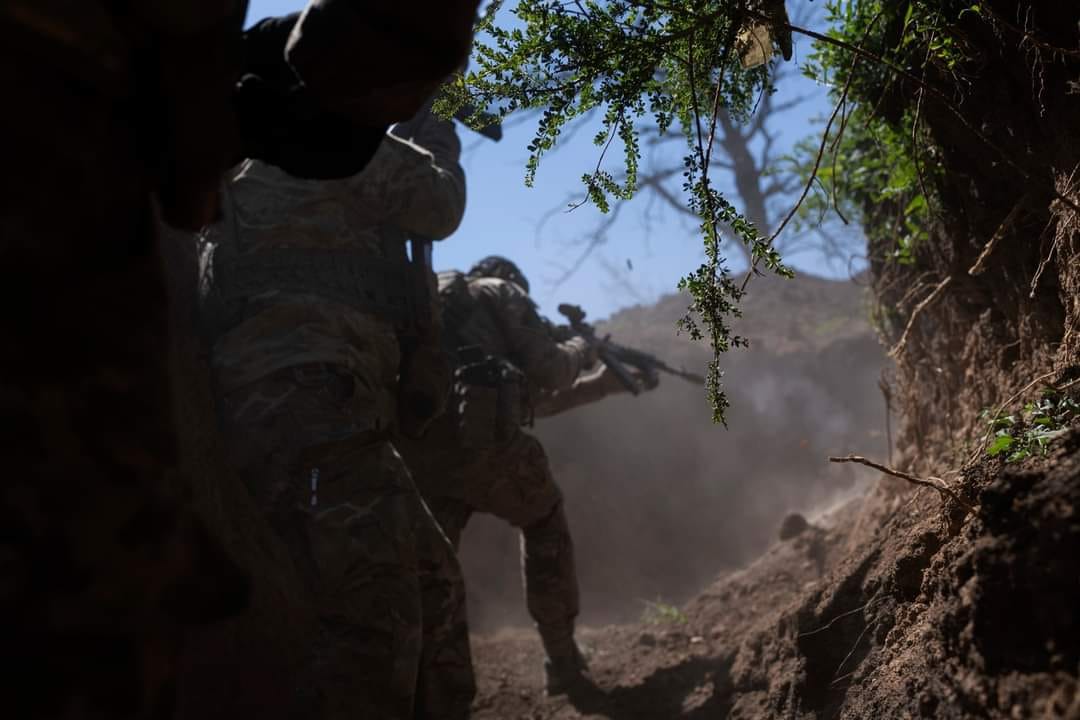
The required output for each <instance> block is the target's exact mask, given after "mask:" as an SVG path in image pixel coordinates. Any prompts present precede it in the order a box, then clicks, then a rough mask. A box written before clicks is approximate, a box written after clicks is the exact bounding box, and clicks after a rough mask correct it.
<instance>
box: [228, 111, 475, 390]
mask: <svg viewBox="0 0 1080 720" xmlns="http://www.w3.org/2000/svg"><path fill="white" fill-rule="evenodd" d="M413 137H414V140H415V142H410V141H408V140H404V139H401V138H400V137H397V136H394V135H390V136H388V137H387V138H386V140H385V141H384V142H383V143H382V145H381V146H380V147H379V150H378V151H377V152H376V154H375V156H374V157H373V158H372V160H371V163H370V164H369V165H368V166H367V168H366V169H365V170H364V171H363V172H361V173H359V174H357V175H355V176H353V177H351V178H346V179H343V180H301V179H298V178H293V177H290V176H289V175H287V174H286V173H285V172H283V171H282V170H280V169H278V168H276V167H274V166H271V165H267V164H264V163H261V162H259V161H251V160H249V161H245V162H244V163H242V164H241V165H240V166H239V167H238V169H237V170H236V172H235V174H234V176H233V178H232V182H231V184H230V186H229V192H228V193H227V195H226V209H225V218H226V221H225V222H224V223H222V224H220V225H218V226H215V227H214V228H213V229H212V230H211V232H210V235H209V237H208V240H209V242H208V247H209V248H210V253H212V257H213V267H214V274H215V275H216V274H218V272H219V270H222V271H223V270H226V269H227V268H228V267H229V265H230V263H237V262H244V263H247V264H248V265H252V264H254V265H255V266H256V267H257V266H258V263H259V262H260V261H261V260H264V259H265V260H267V261H268V260H270V259H271V258H273V257H274V255H275V252H278V251H283V250H284V251H293V250H299V251H311V252H313V253H322V254H327V253H329V254H330V256H331V257H333V255H334V254H335V253H336V254H340V256H341V257H349V258H353V259H355V258H356V256H357V255H358V254H359V255H361V256H370V257H371V258H373V259H376V258H382V259H384V260H390V261H400V263H402V264H404V263H405V240H406V239H407V237H408V236H410V235H416V236H422V237H424V238H427V239H431V240H438V239H442V238H445V237H446V236H448V235H450V234H451V233H452V232H453V231H454V230H455V229H456V228H457V226H458V224H459V223H460V221H461V218H462V215H463V214H464V210H465V177H464V172H463V171H462V169H461V167H460V165H459V164H458V156H459V153H460V149H461V146H460V143H459V141H458V139H457V135H456V133H455V131H454V127H453V123H452V122H451V121H443V120H438V119H436V118H430V119H428V120H426V121H425V122H421V123H418V125H417V129H416V132H415V134H414V135H413ZM373 262H374V260H373ZM221 277H222V278H224V277H227V273H225V272H221ZM221 282H222V284H225V283H226V281H224V280H222V281H221ZM310 285H311V288H310V291H307V290H306V288H304V289H303V291H297V290H296V288H295V287H293V288H290V289H289V290H288V291H280V290H278V291H275V290H272V289H271V290H268V291H267V292H264V293H261V294H260V296H259V297H253V298H251V300H252V301H257V302H254V303H253V305H254V307H255V310H254V311H253V312H251V313H248V314H247V315H246V316H245V317H243V319H242V320H241V321H240V322H239V324H236V325H234V326H233V327H231V328H230V329H228V330H227V331H226V332H225V333H224V334H223V335H222V336H220V337H219V338H218V339H217V341H216V343H215V346H214V363H215V366H216V369H217V371H218V374H219V378H220V381H221V382H222V384H223V386H224V387H225V388H229V387H238V386H240V385H243V384H246V383H248V382H252V381H254V380H257V379H259V378H261V377H264V376H265V375H267V374H269V373H271V372H274V371H276V370H279V369H282V368H285V367H290V366H294V365H298V364H305V363H317V362H326V363H333V364H338V365H342V366H345V367H347V368H350V369H352V370H353V371H355V372H358V373H361V374H363V373H367V372H368V368H366V367H365V364H369V363H370V362H371V361H370V359H366V360H365V358H370V355H371V352H370V347H367V348H365V347H364V346H365V343H366V340H365V338H366V337H367V336H369V335H370V334H371V328H372V323H373V321H374V322H376V323H377V324H379V325H380V326H382V327H383V328H384V330H385V332H383V333H382V334H383V335H385V334H386V333H387V332H392V328H390V323H389V322H386V321H382V320H380V319H379V318H373V316H372V313H370V312H364V311H362V310H360V309H358V308H356V307H353V306H350V305H348V304H345V303H342V302H340V301H339V300H334V299H331V298H330V297H328V296H327V295H326V293H321V292H320V287H318V286H316V283H314V282H313V283H310ZM224 290H226V291H227V288H224ZM395 353H396V350H395Z"/></svg>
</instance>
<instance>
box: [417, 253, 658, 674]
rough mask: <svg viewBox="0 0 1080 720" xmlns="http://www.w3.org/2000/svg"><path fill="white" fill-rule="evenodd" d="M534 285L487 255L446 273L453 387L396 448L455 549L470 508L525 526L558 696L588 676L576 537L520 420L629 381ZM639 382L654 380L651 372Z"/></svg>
mask: <svg viewBox="0 0 1080 720" xmlns="http://www.w3.org/2000/svg"><path fill="white" fill-rule="evenodd" d="M528 290H529V284H528V281H527V280H526V279H525V276H524V275H523V274H522V273H521V271H520V270H519V269H518V268H517V266H516V265H515V264H514V263H512V262H511V261H509V260H506V259H505V258H501V257H489V258H487V259H485V260H483V261H481V262H480V263H478V264H477V265H476V266H475V267H473V268H472V269H471V270H470V271H469V272H468V274H462V273H459V272H446V273H440V275H439V297H440V302H441V304H442V316H443V325H444V330H443V333H444V345H445V346H446V347H447V349H448V352H449V353H450V354H451V355H452V357H453V358H454V364H455V368H456V370H455V388H454V391H455V394H454V396H453V397H452V400H451V403H450V404H451V409H450V411H448V412H447V413H446V414H445V415H444V416H442V417H441V418H440V419H439V420H437V421H436V422H435V423H434V424H433V426H432V428H431V429H430V430H429V432H428V433H427V434H426V435H425V437H424V438H423V439H422V440H420V441H416V440H408V439H405V440H403V441H402V443H401V446H402V449H403V452H404V455H405V458H406V462H407V463H408V465H409V467H410V469H411V470H412V471H413V473H414V477H415V478H416V483H417V486H418V487H419V488H420V491H421V494H423V496H424V498H425V500H427V502H428V504H429V506H430V507H431V510H432V512H433V513H434V515H435V517H436V519H437V520H438V521H439V524H440V525H441V526H442V528H443V530H444V531H445V532H446V534H447V536H448V537H449V538H450V541H451V542H452V543H453V544H454V546H455V548H456V547H457V546H458V544H459V542H460V539H461V534H462V531H463V530H464V529H465V526H466V524H467V523H468V521H469V518H470V516H471V515H472V514H473V513H475V512H484V513H491V514H494V515H496V516H498V517H500V518H502V519H503V520H506V521H507V522H509V523H510V524H511V525H513V526H515V527H517V528H520V529H521V533H522V560H523V564H524V578H525V595H526V601H527V604H528V610H529V614H530V615H531V616H532V618H533V619H534V620H535V621H536V627H537V630H538V631H539V633H540V638H541V640H542V642H543V645H544V650H545V652H546V654H547V657H548V660H547V662H546V663H545V666H544V667H545V671H546V674H547V688H548V692H549V694H560V693H563V692H567V691H568V690H571V689H573V687H574V686H575V685H578V684H579V683H581V682H582V680H583V679H584V677H585V675H584V673H585V672H586V664H585V660H584V658H583V656H582V654H581V651H580V649H579V648H578V646H577V643H576V642H575V640H574V621H575V618H576V617H577V614H578V585H577V577H576V574H575V569H574V553H573V542H572V540H571V537H570V529H569V526H568V525H567V521H566V512H565V508H564V507H563V498H562V493H561V491H560V490H559V487H558V485H557V484H556V482H555V479H554V478H553V477H552V474H551V467H550V465H549V463H548V458H547V455H546V454H545V452H544V448H543V446H541V444H540V442H539V441H538V440H537V439H536V438H535V437H534V436H532V435H530V434H529V433H526V432H524V431H523V430H522V425H523V424H525V423H527V422H529V421H530V420H531V418H532V416H533V414H534V413H535V414H540V415H543V414H554V413H556V412H562V411H564V410H568V409H570V408H572V407H576V406H577V405H580V404H584V403H586V402H593V401H595V400H599V399H600V398H602V397H604V396H605V395H608V394H610V393H612V392H618V391H619V390H621V389H623V387H622V386H621V385H620V383H618V382H617V381H616V380H615V379H614V378H613V375H612V373H611V372H609V371H608V369H607V368H606V366H604V365H598V366H596V365H595V363H596V359H597V355H596V352H597V346H596V345H594V344H592V343H590V342H587V341H586V339H585V338H584V337H582V336H581V335H578V334H575V333H573V332H568V331H567V330H566V328H555V327H554V326H552V325H551V324H550V323H548V322H547V321H546V320H545V319H543V318H542V317H540V315H539V314H538V313H537V311H536V306H535V305H534V304H533V302H532V300H531V299H530V298H529V295H528ZM594 366H595V369H594V370H592V371H591V372H590V371H589V369H590V368H594ZM636 382H639V383H641V384H642V386H647V387H654V386H655V376H651V377H646V376H639V377H638V378H637V379H636ZM533 400H534V401H535V404H534V402H533Z"/></svg>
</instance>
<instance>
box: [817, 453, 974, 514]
mask: <svg viewBox="0 0 1080 720" xmlns="http://www.w3.org/2000/svg"><path fill="white" fill-rule="evenodd" d="M829 462H834V463H858V464H859V465H865V466H866V467H870V468H873V469H875V470H877V471H879V472H883V473H885V474H886V475H892V476H893V477H898V478H900V479H901V480H906V481H907V482H909V483H911V484H912V485H919V486H921V487H928V488H932V489H934V490H937V491H938V492H939V493H941V494H942V495H946V496H948V497H949V499H950V500H952V501H953V502H955V503H956V504H957V505H959V506H960V507H962V508H964V509H965V510H967V511H968V512H970V513H972V514H976V513H977V512H978V511H977V510H976V509H975V507H974V506H973V505H972V504H971V503H969V502H968V501H967V500H964V499H963V498H962V497H960V496H959V495H957V494H956V493H955V492H953V491H952V490H950V489H949V488H947V487H945V486H944V484H941V485H939V484H938V483H942V482H943V481H942V480H941V478H930V479H929V480H923V479H922V478H917V477H915V476H914V475H911V474H910V473H906V472H904V471H903V470H895V469H893V468H891V467H886V466H885V465H882V464H880V463H876V462H874V461H873V460H867V459H866V458H864V457H862V456H861V455H847V456H845V457H830V458H829ZM934 480H936V481H937V482H932V481H934Z"/></svg>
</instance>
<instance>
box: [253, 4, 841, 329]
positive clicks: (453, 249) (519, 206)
mask: <svg viewBox="0 0 1080 720" xmlns="http://www.w3.org/2000/svg"><path fill="white" fill-rule="evenodd" d="M304 4H305V2H304V0H252V2H251V7H250V10H249V21H254V20H257V19H259V18H262V17H266V16H268V15H281V14H285V13H289V12H293V11H295V10H299V9H301V8H302V7H303V5H304ZM512 5H513V3H507V6H512ZM502 12H506V9H505V8H504V9H503V11H502ZM809 49H810V43H809V41H808V40H806V39H802V38H797V39H796V59H797V58H798V57H799V56H800V55H803V56H805V55H806V54H807V53H808V52H809ZM779 95H780V97H785V96H793V95H809V96H810V99H809V100H808V101H807V102H804V103H803V104H802V105H800V106H798V107H797V108H795V109H794V110H792V111H789V112H788V113H786V114H785V116H783V117H780V118H779V119H778V121H777V123H776V124H775V126H774V127H775V128H776V130H777V131H778V134H779V139H778V142H777V144H778V146H780V147H781V148H782V149H783V148H787V147H790V146H791V144H793V143H794V142H796V141H798V140H799V139H801V138H802V137H804V136H805V135H807V134H808V133H809V132H811V131H812V129H813V126H812V122H811V120H812V119H813V118H816V117H819V116H821V115H822V114H824V113H826V112H827V111H828V109H829V108H828V106H827V101H826V100H825V98H824V93H823V91H822V90H821V89H820V88H818V87H816V86H815V85H813V84H812V83H811V82H810V81H808V80H805V79H803V78H801V77H795V78H793V79H792V80H791V81H789V82H787V83H785V84H784V85H782V86H781V88H780V92H779ZM511 125H512V126H511V127H508V128H507V130H506V133H505V135H504V137H503V139H502V141H501V142H499V143H493V142H490V141H488V140H485V139H483V138H481V137H480V136H479V135H476V134H475V133H472V132H471V131H469V130H466V129H464V128H459V131H460V134H461V138H462V142H463V145H464V148H465V152H464V153H463V157H462V165H463V167H464V168H465V172H466V177H467V182H468V196H469V202H468V208H467V210H466V214H465V219H464V221H463V222H462V225H461V227H460V229H459V230H458V231H457V233H456V234H454V235H453V236H451V237H450V238H448V239H446V240H444V241H442V242H440V243H438V244H436V246H435V267H436V268H437V269H447V268H451V267H456V268H462V269H466V268H468V267H469V266H470V265H471V264H472V263H473V262H475V261H476V260H478V259H480V258H481V257H484V256H486V255H490V254H500V255H506V256H507V257H510V258H511V259H513V260H514V261H515V262H517V263H518V264H519V265H520V266H521V267H522V269H523V270H524V271H525V273H526V275H528V277H529V280H530V282H531V284H532V289H533V296H534V298H535V299H536V301H537V302H538V303H539V304H540V306H541V309H542V310H543V311H544V312H545V313H546V314H554V311H555V307H556V305H558V303H560V302H573V303H577V304H580V305H582V306H584V307H585V308H586V309H587V310H588V312H589V315H590V317H591V318H603V317H606V316H608V315H609V314H611V313H612V312H614V311H615V310H617V309H619V308H621V307H625V306H627V305H633V304H635V303H637V302H642V301H644V302H649V301H652V300H654V299H655V298H657V297H658V296H659V295H662V294H665V293H669V292H673V291H674V290H675V287H676V284H677V283H678V280H679V278H680V277H681V276H682V275H684V274H686V273H687V272H688V271H690V270H692V269H693V268H695V267H697V266H698V265H699V264H700V262H701V260H702V257H703V255H702V252H701V244H700V240H699V239H698V236H697V233H696V229H695V228H694V227H693V226H692V225H691V224H690V223H688V222H686V221H685V220H684V219H683V218H681V217H678V216H677V214H676V213H674V212H672V211H665V210H662V209H660V208H659V207H658V205H656V204H654V205H652V207H651V208H649V206H648V204H647V203H646V199H645V197H644V196H639V197H638V198H635V199H634V200H631V201H630V205H629V206H628V207H626V208H625V209H624V210H623V212H622V213H621V215H620V217H619V220H618V222H617V223H616V224H615V225H614V226H613V227H612V228H611V229H610V230H609V232H608V236H609V241H608V242H607V243H606V245H605V246H603V247H601V248H599V249H598V250H597V251H596V252H594V253H593V254H592V255H591V256H590V257H589V259H588V260H586V261H585V263H584V264H583V265H582V267H581V269H580V271H578V272H577V273H576V274H574V275H573V276H571V277H570V278H569V279H568V280H566V281H565V282H563V283H561V284H559V285H557V286H556V283H555V281H556V280H557V279H558V278H560V277H561V276H562V275H563V274H564V270H565V269H566V268H567V267H569V266H570V265H572V264H573V261H574V259H575V258H576V257H577V256H578V255H579V253H580V252H581V245H580V243H581V241H582V239H583V237H584V235H585V234H586V233H587V232H588V231H589V230H591V229H592V228H593V227H595V226H596V224H597V223H598V222H599V221H601V220H602V219H603V216H602V215H601V214H600V213H599V211H597V210H596V209H595V208H594V207H592V206H591V205H590V206H584V207H581V208H579V209H577V210H574V211H572V212H566V211H565V210H564V208H565V207H566V205H567V201H568V200H572V199H580V196H581V194H582V186H581V176H582V174H583V173H585V172H588V171H590V170H592V169H593V167H594V166H595V165H596V160H597V157H598V153H599V150H598V149H597V148H596V147H595V146H593V144H592V135H593V133H592V132H587V131H585V132H580V133H578V134H577V135H575V136H574V137H573V139H572V140H571V141H570V142H569V143H567V144H566V146H565V147H562V148H561V149H557V150H556V151H555V152H553V153H552V154H550V155H549V156H547V157H546V158H544V160H543V161H542V162H541V166H540V172H539V174H538V176H537V180H536V184H535V186H534V187H533V188H527V187H526V186H525V183H524V174H525V170H524V168H525V161H526V159H527V157H528V152H527V150H526V146H527V145H528V143H529V141H530V140H531V138H532V131H533V129H534V128H533V125H532V123H524V124H517V125H513V123H511ZM611 157H612V162H611V163H609V164H610V165H611V167H612V168H613V169H615V170H617V169H618V166H617V163H618V162H619V161H620V157H619V154H618V153H612V155H611ZM674 161H675V162H678V158H677V157H676V158H674ZM722 183H723V181H722V180H721V185H722ZM733 199H735V198H734V197H733ZM545 217H547V218H548V219H547V221H546V222H545V223H544V224H543V227H542V228H539V225H540V222H541V220H543V219H544V218H545ZM792 264H793V265H795V267H796V268H797V269H798V270H801V271H805V272H810V273H813V274H818V275H827V276H844V275H846V267H845V266H844V264H843V263H840V264H839V266H835V265H836V264H835V263H834V264H833V265H834V266H830V264H829V263H827V262H826V261H825V259H824V258H823V257H822V256H821V255H820V254H817V253H813V252H806V253H803V254H801V255H799V256H798V257H796V258H793V259H792Z"/></svg>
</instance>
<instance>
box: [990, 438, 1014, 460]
mask: <svg viewBox="0 0 1080 720" xmlns="http://www.w3.org/2000/svg"><path fill="white" fill-rule="evenodd" d="M1015 444H1016V438H1014V437H1013V436H1012V435H998V436H997V437H996V438H994V442H992V443H990V447H988V448H986V454H987V455H989V456H991V457H995V456H997V455H1000V454H1001V453H1003V452H1005V451H1006V450H1008V449H1009V448H1011V447H1012V446H1013V445H1015Z"/></svg>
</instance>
